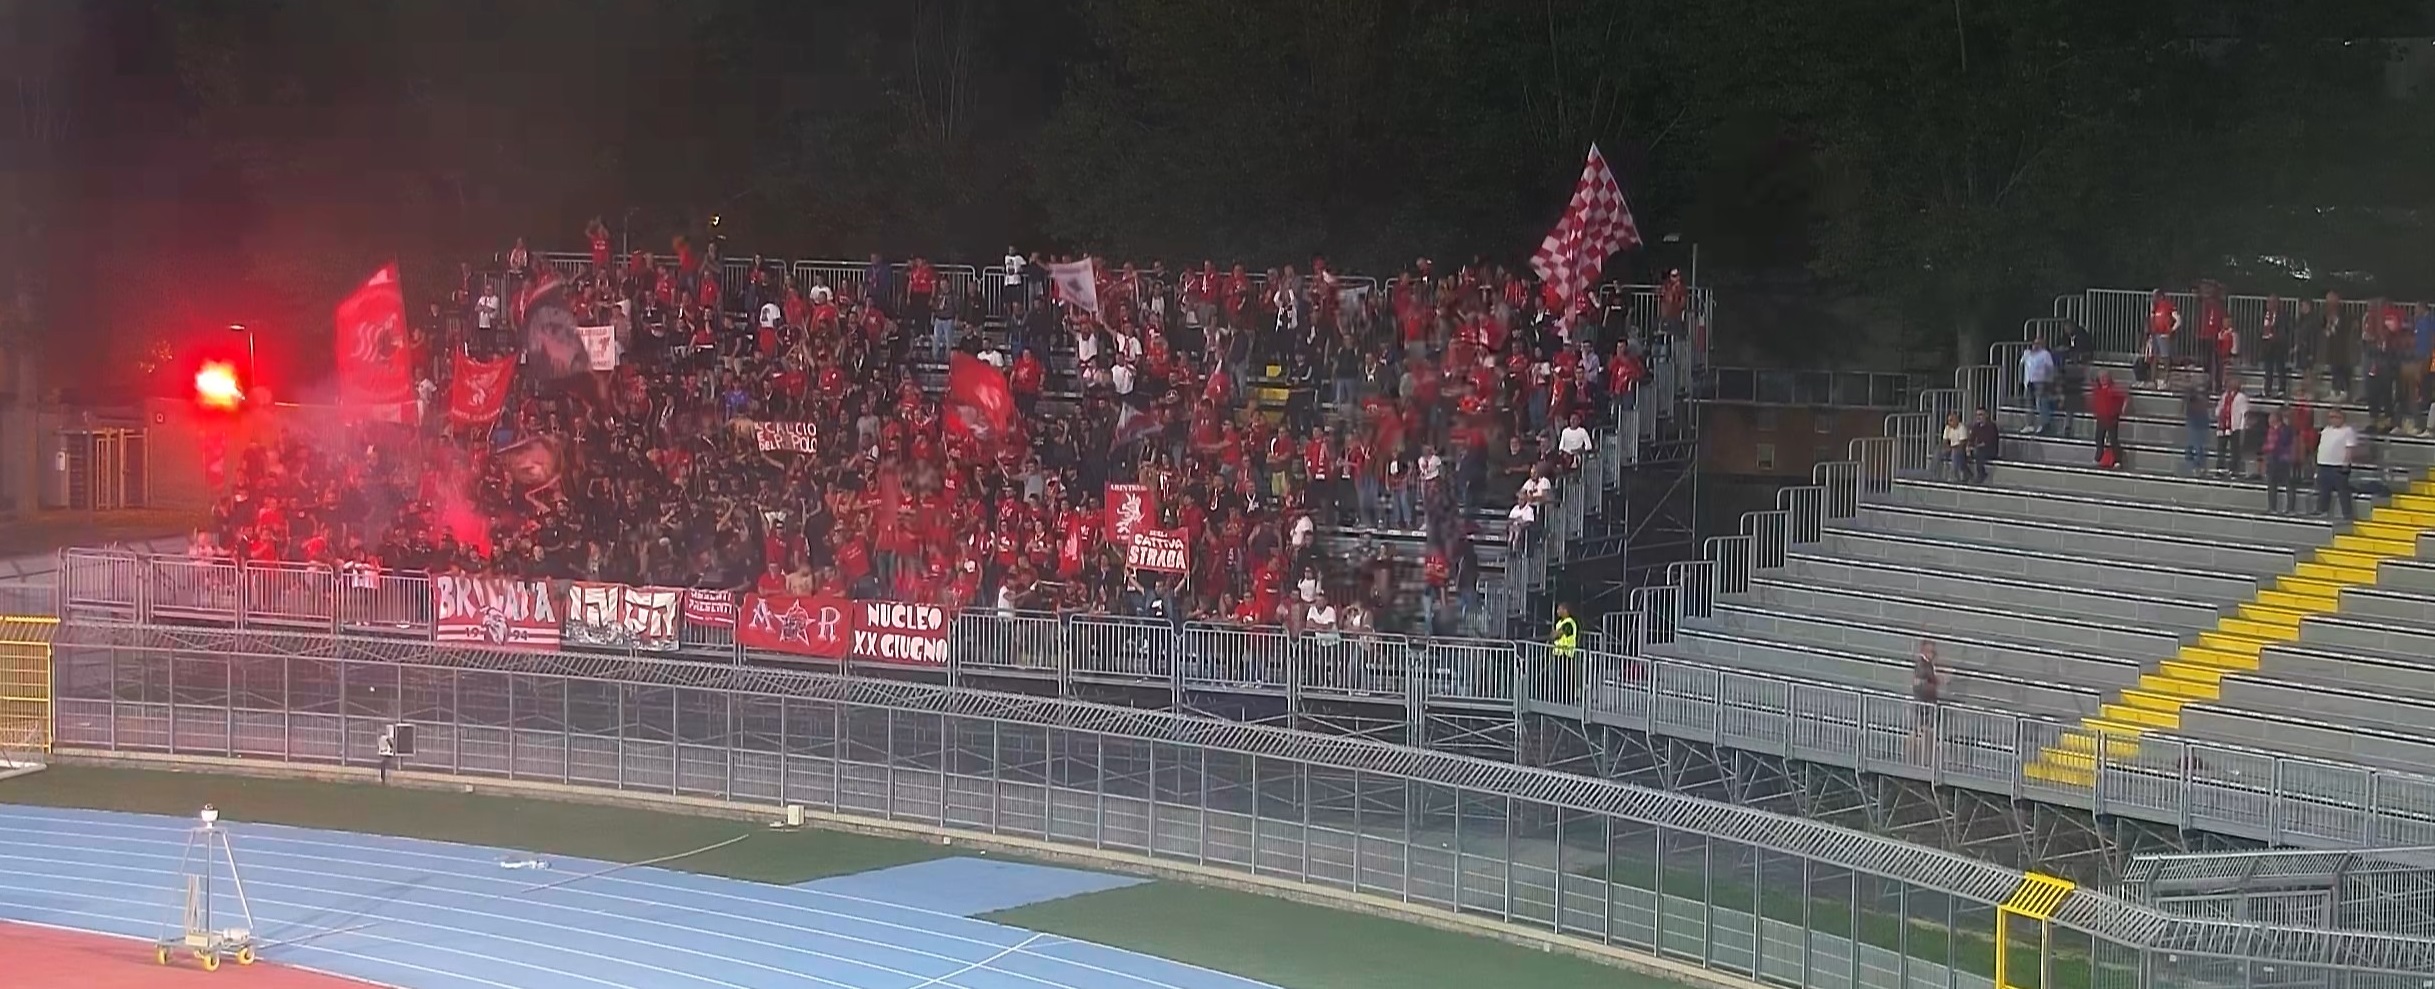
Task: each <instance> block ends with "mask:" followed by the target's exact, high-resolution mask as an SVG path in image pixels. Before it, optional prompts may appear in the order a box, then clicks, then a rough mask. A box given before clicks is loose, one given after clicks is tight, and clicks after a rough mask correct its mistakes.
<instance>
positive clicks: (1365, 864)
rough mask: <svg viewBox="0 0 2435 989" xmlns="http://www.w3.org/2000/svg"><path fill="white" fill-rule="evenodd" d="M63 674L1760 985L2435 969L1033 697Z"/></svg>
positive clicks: (579, 680)
mask: <svg viewBox="0 0 2435 989" xmlns="http://www.w3.org/2000/svg"><path fill="white" fill-rule="evenodd" d="M633 662H634V663H636V664H638V667H639V666H648V665H652V664H655V663H667V661H660V660H648V659H637V660H634V661H633ZM668 665H673V666H692V667H694V668H696V669H697V670H698V668H699V664H681V663H669V664H668ZM738 672H739V673H740V672H742V671H738ZM57 687H58V741H57V744H58V747H59V749H60V750H61V751H63V752H76V751H86V752H107V753H118V754H137V755H141V754H146V753H170V754H182V755H206V756H220V757H239V758H244V759H247V760H249V761H263V760H269V761H275V762H283V763H296V764H312V765H323V766H327V765H368V764H370V763H371V762H372V761H373V760H374V759H375V753H376V751H377V750H376V746H377V744H378V738H379V736H380V733H381V731H382V729H383V727H384V726H386V725H389V724H394V723H406V724H412V725H414V726H415V728H416V732H415V740H416V743H417V745H416V748H415V751H414V753H413V754H411V755H408V756H406V757H404V767H405V768H407V769H409V770H416V771H423V772H430V773H439V774H448V775H455V776H464V777H475V778H507V779H517V780H532V781H545V782H549V783H557V784H565V785H571V786H577V787H588V788H596V789H600V790H603V791H616V792H621V793H627V794H662V795H678V796H693V797H704V798H710V799H716V800H725V801H734V802H738V803H745V804H754V805H762V806H770V807H773V808H774V807H777V806H780V805H784V804H802V805H805V806H807V807H810V808H815V809H818V810H821V811H826V812H831V813H835V814H840V815H846V816H851V817H861V818H869V819H873V820H886V821H896V822H907V823H918V824H922V825H928V826H933V827H940V828H949V829H957V830H961V831H964V832H968V833H973V834H978V835H990V836H1011V837H1021V838H1027V839H1033V840H1040V841H1047V842H1052V843H1056V844H1062V845H1069V846H1075V847H1087V848H1092V849H1101V850H1107V851H1113V852H1119V853H1125V854H1129V855H1132V856H1138V857H1141V858H1143V859H1147V860H1151V861H1153V862H1157V861H1164V862H1172V863H1190V864H1193V865H1197V866H1202V867H1206V868H1210V869H1216V870H1222V871H1226V872H1234V873H1240V874H1244V875H1251V876H1260V877H1267V878H1270V879H1275V880H1280V881H1285V882H1290V883H1297V884H1303V885H1306V886H1310V887H1315V888H1323V889H1327V890H1334V891H1340V892H1348V893H1355V894H1366V895H1370V896H1375V897H1383V898H1385V899H1388V900H1393V901H1397V902H1400V903H1404V904H1409V905H1414V906H1421V907H1429V908H1435V909H1437V910H1443V911H1456V912H1460V913H1463V914H1469V915H1473V916H1477V917H1485V918H1490V919H1492V920H1494V921H1497V922H1500V923H1503V924H1508V925H1513V926H1514V927H1516V928H1518V929H1519V928H1526V929H1529V930H1532V931H1535V932H1554V933H1557V934H1561V935H1563V936H1567V937H1573V938H1580V939H1583V940H1585V941H1589V942H1595V943H1600V944H1608V945H1616V946H1623V947H1628V948H1632V949H1637V950H1640V951H1644V952H1650V953H1654V954H1657V955H1661V956H1665V957H1670V958H1676V959H1680V960H1683V961H1687V962H1690V963H1693V964H1697V965H1700V966H1704V967H1706V968H1709V969H1713V970H1716V971H1719V972H1726V973H1733V974H1736V975H1741V976H1746V977H1750V978H1754V979H1757V980H1760V981H1764V982H1770V983H1776V984H1782V985H1791V986H1806V987H1826V989H1856V987H1866V989H1924V987H1936V986H1942V987H1948V989H1986V987H1996V986H2001V987H2005V989H2025V987H2038V989H2043V987H2050V986H2051V987H2072V989H2079V987H2092V989H2095V987H2104V989H2116V987H2119V989H2147V987H2159V989H2180V987H2235V986H2238V987H2252V986H2322V987H2334V989H2405V987H2407V989H2418V986H2419V985H2420V982H2421V980H2423V979H2424V978H2425V977H2426V973H2427V972H2430V971H2435V940H2429V939H2422V938H2412V937H2404V936H2396V935H2376V934H2359V933H2348V932H2337V931H2325V930H2317V929H2310V928H2304V927H2283V926H2275V925H2271V924H2263V923H2255V922H2234V921H2223V920H2212V919H2204V918H2193V917H2185V916H2175V915H2172V914H2170V913H2166V912H2164V911H2160V910H2157V909H2154V908H2151V907H2148V906H2143V905H2139V904H2134V903H2129V902H2126V901H2123V900H2121V899H2118V898H2115V897H2113V896H2110V895H2106V894H2102V893H2097V892H2093V891H2088V890H2080V889H2076V888H2074V887H2073V886H2072V885H2071V884H2070V883H2068V882H2064V881H2062V880H2057V879H2052V878H2049V877H2044V876H2039V875H2035V874H2024V873H2022V872H2018V871H2013V870H2010V869H2006V868H2003V867H2001V866H1997V865H1994V864H1992V863H1988V862H1983V861H1979V860H1976V859H1972V858H1969V857H1966V856H1962V855H1958V854H1954V853H1949V852H1944V851H1939V850H1936V849H1931V848H1927V847H1923V846H1918V845H1911V844H1906V843H1902V842H1898V841H1894V840H1891V839H1887V838H1882V837H1877V836H1873V835H1869V834H1865V833H1862V832H1858V831H1852V830H1849V829H1845V828H1840V827H1835V826H1833V825H1829V824H1825V823H1822V822H1818V821H1812V820H1806V819H1801V818H1795V817H1789V816H1784V815H1779V814H1773V813H1768V812H1765V811H1759V810H1754V809H1751V808H1747V807H1740V806H1734V805H1730V804H1724V803H1718V802H1714V801H1706V800H1700V799H1697V798H1692V797H1687V796H1683V795H1680V794H1672V793H1664V792H1659V791H1655V790H1648V789H1643V788H1638V787H1632V786H1628V785H1624V784H1619V783H1614V782H1609V781H1604V780H1597V779H1590V778H1586V777H1581V776H1575V775H1569V774H1563V773H1557V772H1550V771H1545V770H1538V769H1532V768H1527V767H1522V766H1517V765H1513V764H1509V763H1500V762H1492V761H1487V760H1481V759H1473V758H1468V757H1463V756H1457V755H1452V754H1448V753H1443V752H1433V751H1428V750H1422V749H1415V748H1410V747H1404V746H1396V745H1389V744H1384V743H1378V742H1371V741H1366V740H1362V739H1356V738H1349V737H1343V736H1332V735H1318V734H1311V733H1305V732H1295V731H1289V730H1284V729H1276V728H1267V727H1260V726H1253V725H1245V724H1239V723H1232V722H1224V721H1214V720H1207V719H1199V718H1193V717H1188V716H1182V715H1175V714H1169V713H1164V712H1152V711H1142V710H1135V709H1130V708H1120V707H1109V706H1101V705H1093V704H1085V703H1079V702H1074V701H1067V700H1058V699H1051V698H1037V697H1025V696H1018V695H1008V694H992V693H983V692H977V691H966V690H959V689H955V688H949V687H939V686H932V685H925V684H916V683H905V682H892V681H884V680H873V679H867V678H848V677H838V676H831V675H823V674H813V673H802V672H795V671H782V670H755V671H750V683H749V685H745V686H731V687H695V686H677V685H671V684H670V683H669V682H666V679H665V678H654V677H641V676H638V677H637V678H636V679H628V680H619V679H607V678H595V677H586V676H579V675H562V674H551V673H545V672H533V671H517V670H502V669H473V668H464V667H456V666H443V665H428V664H422V663H414V662H397V661H384V660H369V661H359V660H351V659H342V658H328V657H293V656H268V655H247V654H243V653H238V652H232V651H227V650H217V651H205V650H180V649H168V648H153V647H95V646H78V645H73V644H70V645H63V646H61V647H60V649H59V651H58V659H57Z"/></svg>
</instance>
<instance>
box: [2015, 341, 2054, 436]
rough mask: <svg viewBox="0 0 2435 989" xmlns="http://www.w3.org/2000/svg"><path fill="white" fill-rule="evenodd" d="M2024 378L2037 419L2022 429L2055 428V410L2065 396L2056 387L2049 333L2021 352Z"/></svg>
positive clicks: (2032, 430) (2026, 430)
mask: <svg viewBox="0 0 2435 989" xmlns="http://www.w3.org/2000/svg"><path fill="white" fill-rule="evenodd" d="M2021 381H2022V383H2023V384H2024V385H2026V386H2027V387H2028V388H2029V399H2030V401H2031V402H2033V403H2035V405H2036V408H2037V421H2036V422H2034V423H2032V424H2030V425H2028V426H2025V427H2022V429H2021V432H2024V433H2036V434H2040V435H2043V434H2045V433H2046V432H2047V431H2048V430H2050V429H2052V428H2054V422H2055V410H2056V409H2058V408H2060V407H2061V406H2062V396H2061V395H2059V394H2057V393H2056V391H2055V355H2054V351H2051V350H2048V349H2046V338H2045V337H2042V336H2041V337H2037V338H2035V339H2032V340H2030V341H2029V350H2028V351H2026V352H2024V353H2022V354H2021Z"/></svg>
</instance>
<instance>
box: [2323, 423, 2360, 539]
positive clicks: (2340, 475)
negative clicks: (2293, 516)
mask: <svg viewBox="0 0 2435 989" xmlns="http://www.w3.org/2000/svg"><path fill="white" fill-rule="evenodd" d="M2358 454H2359V431H2358V430H2356V429H2353V428H2351V425H2350V423H2349V422H2348V421H2346V420H2345V419H2344V418H2343V416H2342V412H2341V410H2339V409H2336V410H2333V411H2332V412H2329V413H2327V414H2326V419H2325V430H2324V432H2321V433H2318V434H2317V517H2318V518H2324V517H2325V514H2326V511H2327V510H2328V509H2330V508H2332V507H2333V506H2332V505H2330V504H2328V502H2331V501H2334V500H2336V499H2339V500H2340V501H2341V504H2342V521H2344V522H2349V521H2351V520H2352V517H2353V515H2354V514H2355V513H2356V512H2357V511H2358V509H2357V508H2356V507H2354V506H2353V505H2352V504H2351V501H2352V500H2353V499H2352V497H2351V490H2350V468H2351V465H2352V464H2353V463H2355V462H2356V458H2357V457H2358Z"/></svg>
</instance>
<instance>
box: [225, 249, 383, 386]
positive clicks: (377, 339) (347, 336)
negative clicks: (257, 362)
mask: <svg viewBox="0 0 2435 989" xmlns="http://www.w3.org/2000/svg"><path fill="white" fill-rule="evenodd" d="M336 315H337V324H338V338H337V344H336V347H335V348H334V349H335V350H336V352H337V355H338V404H339V407H340V408H341V409H342V410H344V413H345V414H346V415H347V416H349V417H351V418H358V419H370V420H374V421H376V422H403V423H412V422H414V421H415V404H414V352H413V350H412V348H411V347H410V346H409V344H408V342H407V339H406V301H405V296H404V295H403V294H401V293H400V292H399V291H398V285H397V262H395V261H392V262H389V263H388V264H386V265H382V266H381V269H380V270H379V271H375V272H373V273H372V277H370V278H367V279H365V280H364V283H363V285H362V286H361V287H359V288H357V289H356V290H355V291H354V292H352V293H350V294H349V295H348V296H347V297H346V299H345V300H344V301H342V302H340V303H339V304H338V311H337V314H336ZM248 383H249V384H250V382H248Z"/></svg>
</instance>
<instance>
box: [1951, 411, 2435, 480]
mask: <svg viewBox="0 0 2435 989" xmlns="http://www.w3.org/2000/svg"><path fill="white" fill-rule="evenodd" d="M2346 418H2347V419H2348V421H2349V422H2350V424H2351V425H2354V426H2359V425H2364V424H2365V422H2366V420H2365V418H2364V417H2361V416H2348V415H2347V414H2346ZM2056 420H2057V424H2056V425H2054V426H2053V427H2052V428H2056V429H2061V428H2063V427H2064V426H2068V427H2069V435H2071V436H2073V437H2076V438H2079V439H2088V440H2093V439H2094V438H2095V437H2096V435H2097V420H2096V417H2094V416H2091V415H2087V414H2085V413H2083V414H2079V415H2072V416H2057V417H2056ZM1999 421H2000V423H2001V425H2003V426H2004V427H2006V428H2007V429H2010V430H2013V431H2014V432H2013V433H2012V434H2011V435H2007V436H2006V437H2005V439H2007V440H2010V439H2013V438H2014V437H2015V436H2017V435H2018V431H2019V430H2021V429H2025V428H2027V427H2028V426H2030V425H2031V424H2032V423H2034V421H2035V417H2034V416H2031V415H2030V414H2029V413H2026V412H2011V411H2008V412H2007V413H2006V414H2005V415H2004V416H2002V417H2001V418H2000V420H1999ZM2325 421H2326V420H2325V416H2324V414H2323V413H2322V412H2319V413H2318V416H2317V422H2318V425H2320V426H2321V425H2324V423H2325ZM2121 428H2122V442H2123V444H2124V445H2126V446H2140V447H2153V448H2168V449H2175V450H2178V449H2181V447H2182V446H2183V445H2184V444H2186V443H2188V442H2189V426H2188V424H2186V423H2184V422H2183V421H2182V418H2181V412H2180V409H2179V408H2178V407H2175V408H2173V409H2172V410H2171V411H2169V412H2165V413H2161V414H2159V413H2143V412H2140V411H2139V410H2138V409H2136V408H2134V409H2132V410H2131V411H2130V412H2129V413H2128V414H2126V415H2124V416H2123V417H2122V422H2121ZM2375 438H2376V439H2377V441H2378V444H2379V445H2380V446H2381V447H2382V448H2383V458H2384V461H2385V462H2386V463H2388V464H2393V465H2396V466H2403V467H2412V468H2420V469H2423V468H2424V467H2426V466H2427V465H2428V464H2435V438H2430V437H2421V436H2411V435H2409V434H2407V433H2400V432H2392V433H2380V434H2377V435H2376V437H2375ZM2206 444H2207V454H2208V456H2209V457H2213V456H2214V454H2215V436H2214V433H2213V431H2212V430H2209V432H2208V435H2207V440H2206Z"/></svg>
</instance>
